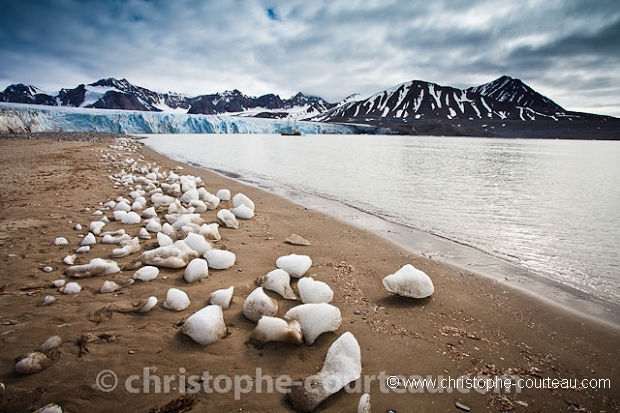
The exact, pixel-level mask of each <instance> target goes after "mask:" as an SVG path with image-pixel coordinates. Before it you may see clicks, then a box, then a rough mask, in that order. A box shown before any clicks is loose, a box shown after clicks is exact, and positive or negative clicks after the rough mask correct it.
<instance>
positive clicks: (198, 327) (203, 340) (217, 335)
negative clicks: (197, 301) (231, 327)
mask: <svg viewBox="0 0 620 413" xmlns="http://www.w3.org/2000/svg"><path fill="white" fill-rule="evenodd" d="M182 331H183V333H184V334H187V335H188V336H190V337H191V338H192V339H193V340H194V341H195V342H197V343H198V344H202V345H203V346H207V345H209V344H212V343H215V342H216V341H218V340H219V339H221V338H223V337H226V335H227V334H228V329H227V328H226V323H225V322H224V314H223V312H222V307H220V306H219V305H208V306H206V307H205V308H203V309H201V310H199V311H197V312H195V313H194V314H192V315H191V316H189V318H188V319H187V320H186V321H185V323H184V324H183V328H182Z"/></svg>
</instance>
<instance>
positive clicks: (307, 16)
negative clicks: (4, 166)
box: [0, 0, 620, 115]
mask: <svg viewBox="0 0 620 413" xmlns="http://www.w3.org/2000/svg"><path fill="white" fill-rule="evenodd" d="M619 22H620V7H619V6H618V5H617V1H616V0H613V1H603V0H594V1H587V2H584V1H581V0H564V1H561V0H556V1H552V0H544V1H537V0H531V1H525V2H513V1H496V0H467V1H465V0H463V1H461V0H456V1H455V0H452V1H448V0H440V1H411V0H409V1H405V0H393V1H389V0H376V1H372V0H347V1H303V0H292V1H283V0H280V1H279V0H247V1H241V0H238V1H226V2H221V1H215V0H213V1H189V0H184V1H183V0H177V1H163V0H153V1H144V0H117V1H94V0H84V1H78V0H57V1H51V0H49V1H43V0H34V1H27V2H21V1H9V0H0V45H1V46H0V61H2V62H3V64H2V65H0V87H3V84H4V85H7V84H9V83H14V82H25V83H30V84H34V85H36V86H40V87H42V88H47V89H48V90H50V91H55V90H58V89H59V88H60V87H73V86H76V85H77V84H78V83H90V82H93V81H95V80H97V79H99V78H101V77H109V76H113V77H126V78H127V79H129V80H130V81H131V82H133V83H135V84H138V85H141V86H145V87H148V88H151V89H155V90H159V91H167V90H175V91H179V92H182V93H186V94H190V95H196V94H203V93H214V92H216V91H223V90H226V89H232V88H238V89H240V90H241V91H243V92H245V93H248V94H254V95H259V94H263V93H269V92H273V93H278V94H281V95H282V96H284V97H288V96H290V95H292V94H294V93H296V92H297V91H299V90H301V91H303V92H305V93H311V94H316V95H320V96H323V97H325V98H326V99H328V100H331V101H337V100H339V99H342V98H344V97H345V96H347V95H349V94H351V93H355V92H359V93H362V94H371V93H374V92H377V91H379V90H382V89H384V88H387V87H391V86H394V85H396V84H398V83H401V82H405V81H409V80H412V79H423V80H429V81H433V82H437V83H440V84H443V85H451V86H457V87H469V86H473V85H477V84H481V83H484V82H488V81H491V80H493V79H495V78H497V77H499V76H501V75H503V74H508V75H511V76H514V77H519V78H521V79H523V80H524V81H525V82H526V83H528V84H529V85H531V86H532V87H534V88H535V89H536V90H539V91H540V92H541V93H543V94H546V95H548V96H549V97H550V98H552V99H554V100H556V101H557V102H558V103H559V104H561V105H562V106H564V107H566V108H569V109H577V110H588V108H592V109H591V110H593V111H598V112H603V113H610V114H615V115H620V108H618V105H617V103H616V102H617V99H616V97H615V96H618V95H619V92H620V86H619V85H620V75H618V74H617V73H616V72H617V67H618V63H619V62H618V56H620V53H619V52H620V50H619V48H620V46H619V42H617V40H616V39H618V38H620V23H619ZM568 79H570V82H568V81H567V80H568Z"/></svg>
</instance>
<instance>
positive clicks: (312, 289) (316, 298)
mask: <svg viewBox="0 0 620 413" xmlns="http://www.w3.org/2000/svg"><path fill="white" fill-rule="evenodd" d="M297 289H298V290H299V296H300V297H301V301H302V302H303V303H304V304H308V303H329V302H331V300H332V299H333V298H334V291H333V290H332V289H331V287H330V286H329V285H327V284H326V283H324V282H323V281H317V280H315V279H314V278H311V277H302V278H300V279H299V281H298V282H297Z"/></svg>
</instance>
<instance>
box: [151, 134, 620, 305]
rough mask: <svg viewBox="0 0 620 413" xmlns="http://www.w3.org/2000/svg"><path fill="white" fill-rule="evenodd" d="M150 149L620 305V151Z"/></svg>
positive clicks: (291, 143) (244, 142)
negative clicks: (431, 237)
mask: <svg viewBox="0 0 620 413" xmlns="http://www.w3.org/2000/svg"><path fill="white" fill-rule="evenodd" d="M145 143H146V144H147V145H148V146H150V147H152V148H153V149H155V150H156V151H158V152H160V153H163V154H166V155H168V156H170V157H171V158H173V159H177V160H179V161H183V162H188V163H191V164H195V165H199V166H202V167H205V168H209V169H213V170H217V171H220V172H225V173H234V174H238V175H239V176H241V177H243V179H245V180H249V181H252V182H254V183H256V184H258V185H262V186H265V185H270V186H277V187H280V188H290V189H293V190H295V191H301V192H303V193H309V194H314V195H320V196H322V197H326V198H329V199H331V200H334V201H337V202H341V203H345V204H347V205H349V206H353V207H355V208H357V209H360V210H363V211H366V212H369V213H371V214H373V215H375V216H379V217H382V218H384V219H386V220H389V221H392V222H395V223H398V224H403V225H406V226H407V227H410V228H416V229H419V230H422V231H424V232H428V233H432V234H436V235H439V236H441V237H444V238H448V239H452V240H455V241H457V242H458V243H460V244H465V245H467V246H471V247H474V248H475V249H477V250H480V251H483V252H485V253H488V254H491V255H493V256H496V257H499V258H501V259H504V260H507V261H510V262H512V263H514V264H516V265H518V266H519V267H521V268H524V269H526V270H528V271H529V272H532V273H535V274H538V275H540V276H543V277H546V278H547V279H550V280H553V281H556V282H559V283H562V284H564V285H568V286H571V287H573V288H575V289H577V290H579V291H581V292H585V293H588V294H591V295H593V296H594V297H598V298H602V299H604V300H605V301H610V302H613V303H616V304H618V303H620V248H619V247H618V244H619V243H620V161H619V160H620V142H608V141H572V140H570V141H569V140H531V139H488V138H463V137H420V136H367V135H307V136H300V137H291V136H279V135H277V136H276V135H149V137H148V138H147V139H146V140H145ZM212 190H213V191H215V190H217V188H212ZM473 270H475V268H474V269H473Z"/></svg>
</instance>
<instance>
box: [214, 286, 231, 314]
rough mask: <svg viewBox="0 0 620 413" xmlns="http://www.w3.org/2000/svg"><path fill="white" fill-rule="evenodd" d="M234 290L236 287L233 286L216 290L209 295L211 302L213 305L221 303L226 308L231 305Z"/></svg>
mask: <svg viewBox="0 0 620 413" xmlns="http://www.w3.org/2000/svg"><path fill="white" fill-rule="evenodd" d="M234 291H235V287H233V286H230V287H228V288H222V289H219V290H215V291H213V292H212V293H211V294H210V295H209V303H210V304H212V305H219V306H220V307H222V308H223V309H224V310H226V309H227V308H228V307H230V303H231V301H232V297H233V292H234Z"/></svg>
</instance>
